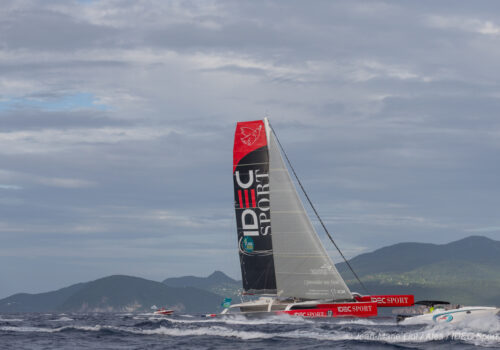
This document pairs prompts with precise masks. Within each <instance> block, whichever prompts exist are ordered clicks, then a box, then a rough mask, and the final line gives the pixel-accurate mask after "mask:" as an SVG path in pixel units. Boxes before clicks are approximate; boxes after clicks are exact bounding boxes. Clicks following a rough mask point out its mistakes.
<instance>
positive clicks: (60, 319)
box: [49, 316, 74, 322]
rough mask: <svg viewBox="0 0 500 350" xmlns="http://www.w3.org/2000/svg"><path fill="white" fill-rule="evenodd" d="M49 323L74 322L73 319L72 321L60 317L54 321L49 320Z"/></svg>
mask: <svg viewBox="0 0 500 350" xmlns="http://www.w3.org/2000/svg"><path fill="white" fill-rule="evenodd" d="M49 321H50V322H70V321H74V319H72V318H70V317H66V316H62V317H59V318H56V319H55V320H49Z"/></svg>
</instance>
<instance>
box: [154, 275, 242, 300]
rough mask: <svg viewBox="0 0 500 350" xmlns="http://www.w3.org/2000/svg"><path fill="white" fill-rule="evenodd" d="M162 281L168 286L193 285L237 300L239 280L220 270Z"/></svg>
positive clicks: (240, 286)
mask: <svg viewBox="0 0 500 350" xmlns="http://www.w3.org/2000/svg"><path fill="white" fill-rule="evenodd" d="M163 283H164V284H165V285H167V286H170V287H195V288H200V289H203V290H206V291H209V292H211V293H214V294H217V295H220V296H221V297H222V298H232V299H233V300H237V298H238V291H239V290H240V289H241V288H242V285H241V281H236V280H234V279H232V278H231V277H229V276H227V275H226V274H224V273H223V272H221V271H215V272H214V273H212V274H211V275H210V276H208V277H195V276H184V277H172V278H167V279H166V280H164V281H163Z"/></svg>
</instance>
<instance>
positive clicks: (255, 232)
mask: <svg viewBox="0 0 500 350" xmlns="http://www.w3.org/2000/svg"><path fill="white" fill-rule="evenodd" d="M234 176H235V181H236V185H237V186H236V189H237V191H236V192H237V199H236V209H240V210H237V212H239V215H240V222H241V226H240V227H241V230H242V231H243V235H244V236H254V237H255V236H267V235H268V234H269V233H271V214H270V209H271V206H270V200H269V173H267V172H263V171H261V170H260V169H249V170H242V171H240V170H237V171H235V172H234Z"/></svg>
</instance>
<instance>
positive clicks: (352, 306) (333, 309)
mask: <svg viewBox="0 0 500 350" xmlns="http://www.w3.org/2000/svg"><path fill="white" fill-rule="evenodd" d="M277 313H278V314H288V315H294V316H302V317H374V316H377V303H372V302H359V303H336V304H318V305H317V306H316V307H315V308H311V309H301V310H289V311H277Z"/></svg>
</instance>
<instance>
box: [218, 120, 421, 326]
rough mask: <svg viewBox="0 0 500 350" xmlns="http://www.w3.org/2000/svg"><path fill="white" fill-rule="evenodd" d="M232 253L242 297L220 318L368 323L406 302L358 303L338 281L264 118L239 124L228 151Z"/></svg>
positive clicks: (374, 299)
mask: <svg viewBox="0 0 500 350" xmlns="http://www.w3.org/2000/svg"><path fill="white" fill-rule="evenodd" d="M233 180H234V196H235V211H236V224H237V232H238V250H239V257H240V264H241V275H242V282H243V289H244V293H245V294H250V295H259V296H260V298H258V299H257V300H252V301H247V302H242V303H240V304H233V305H231V306H230V307H229V308H226V309H224V311H223V313H224V314H225V313H228V312H232V311H233V310H237V309H239V310H240V312H242V313H261V312H267V313H285V314H292V315H299V316H305V317H339V316H350V317H371V316H376V315H377V306H411V305H413V301H414V300H413V296H412V295H395V296H394V295H392V296H391V295H383V296H362V295H360V294H358V293H353V292H351V291H350V290H349V288H348V286H347V285H346V283H345V282H344V280H343V279H342V276H341V275H340V274H339V272H338V271H337V269H336V268H335V265H334V264H333V262H332V260H331V259H330V257H329V255H328V254H327V252H326V250H325V248H324V246H323V244H322V243H321V240H320V239H319V237H318V235H317V233H316V231H315V230H314V227H313V225H312V223H311V221H310V219H309V217H308V215H307V213H306V210H305V209H304V206H303V204H302V202H301V200H300V198H299V195H298V193H297V191H296V189H295V186H294V184H293V182H292V179H291V178H290V175H289V172H288V169H287V167H286V165H285V163H284V161H283V157H282V155H281V152H280V148H279V145H278V142H277V139H276V136H275V135H274V133H273V131H272V129H271V127H270V125H269V121H268V120H267V118H265V119H264V120H256V121H247V122H239V123H238V124H237V126H236V133H235V139H234V150H233Z"/></svg>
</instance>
